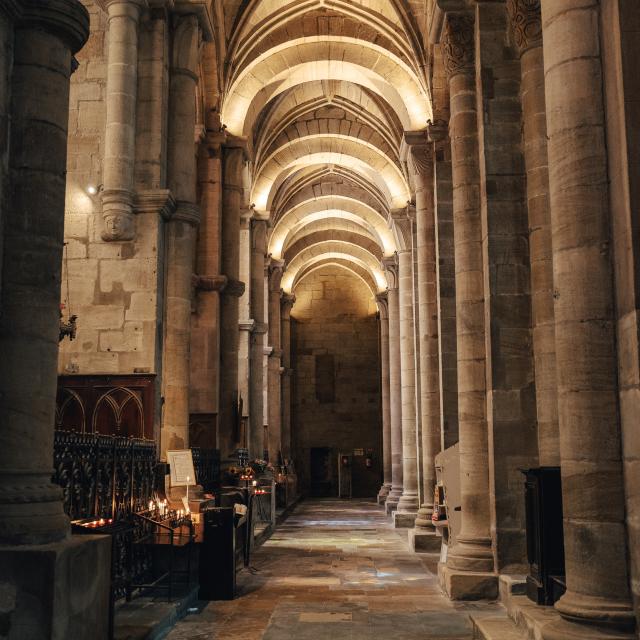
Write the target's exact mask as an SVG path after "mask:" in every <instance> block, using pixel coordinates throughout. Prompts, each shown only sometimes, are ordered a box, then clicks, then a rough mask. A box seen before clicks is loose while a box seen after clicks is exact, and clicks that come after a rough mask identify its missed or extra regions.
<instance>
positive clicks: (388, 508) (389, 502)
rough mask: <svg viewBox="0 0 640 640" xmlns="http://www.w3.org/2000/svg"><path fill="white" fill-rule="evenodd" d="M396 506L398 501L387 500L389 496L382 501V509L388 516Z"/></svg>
mask: <svg viewBox="0 0 640 640" xmlns="http://www.w3.org/2000/svg"><path fill="white" fill-rule="evenodd" d="M397 508H398V503H397V502H394V501H393V500H389V498H387V500H386V502H385V503H384V511H385V513H386V514H387V515H388V516H390V515H391V514H392V513H394V512H395V510H396V509H397Z"/></svg>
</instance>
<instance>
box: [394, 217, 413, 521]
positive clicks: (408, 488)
mask: <svg viewBox="0 0 640 640" xmlns="http://www.w3.org/2000/svg"><path fill="white" fill-rule="evenodd" d="M406 223H407V224H412V223H411V222H410V221H409V220H407V221H406ZM398 272H399V280H400V286H399V290H400V378H401V390H400V396H401V399H402V495H401V496H400V499H399V500H398V509H397V512H396V514H395V515H394V523H395V525H396V526H397V527H398V526H404V527H408V526H410V527H413V524H414V521H415V516H416V513H417V512H418V468H417V446H416V444H417V441H416V379H415V366H416V362H415V352H414V349H415V344H414V340H415V336H414V322H413V253H412V251H410V250H409V251H400V252H398Z"/></svg>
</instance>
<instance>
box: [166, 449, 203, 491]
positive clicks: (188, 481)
mask: <svg viewBox="0 0 640 640" xmlns="http://www.w3.org/2000/svg"><path fill="white" fill-rule="evenodd" d="M167 461H168V462H169V467H170V469H171V486H172V487H186V486H193V485H195V484H196V474H195V471H194V469H193V456H192V455H191V449H184V450H181V451H167Z"/></svg>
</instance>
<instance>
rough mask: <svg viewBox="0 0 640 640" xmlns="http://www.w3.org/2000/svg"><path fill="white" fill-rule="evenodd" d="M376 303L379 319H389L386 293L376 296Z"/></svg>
mask: <svg viewBox="0 0 640 640" xmlns="http://www.w3.org/2000/svg"><path fill="white" fill-rule="evenodd" d="M376 302H377V303H378V310H379V311H380V317H381V318H383V319H388V318H389V294H388V293H387V292H386V291H383V292H382V293H378V294H377V295H376Z"/></svg>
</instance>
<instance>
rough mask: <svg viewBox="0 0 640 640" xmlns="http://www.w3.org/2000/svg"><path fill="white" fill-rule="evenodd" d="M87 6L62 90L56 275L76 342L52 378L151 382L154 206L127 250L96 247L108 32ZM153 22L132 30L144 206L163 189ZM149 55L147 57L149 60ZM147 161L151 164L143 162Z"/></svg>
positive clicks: (155, 314)
mask: <svg viewBox="0 0 640 640" xmlns="http://www.w3.org/2000/svg"><path fill="white" fill-rule="evenodd" d="M86 5H87V9H88V10H89V12H90V15H91V36H90V38H89V41H88V43H87V45H86V46H85V47H84V49H83V50H82V51H81V52H80V53H79V54H78V56H77V58H78V62H79V67H78V69H77V70H76V72H75V73H74V75H73V76H72V82H71V95H70V108H69V151H68V161H67V172H68V173H67V195H66V212H65V241H66V242H67V246H66V254H67V258H66V259H65V261H64V263H63V273H62V277H63V283H62V303H63V304H65V305H66V307H67V309H68V310H69V311H70V312H71V313H72V314H75V315H77V316H78V333H77V338H76V340H75V341H73V342H69V341H68V340H64V341H63V342H62V344H61V348H60V358H59V372H60V373H65V374H73V373H79V374H92V373H113V374H118V373H123V374H130V373H135V372H140V373H157V372H158V369H159V353H160V349H159V347H158V345H159V343H160V341H161V339H162V335H161V331H162V314H161V311H160V310H161V308H162V291H163V286H162V282H163V267H162V264H163V255H164V247H163V222H162V220H161V218H160V216H159V215H158V212H157V207H156V208H155V210H154V206H153V205H152V206H140V205H138V213H137V215H136V216H135V219H136V235H135V239H134V240H133V241H129V242H105V241H103V240H102V238H101V233H102V230H103V227H102V204H101V195H100V186H101V183H102V181H103V180H102V176H103V171H104V151H105V150H104V144H105V126H106V122H105V116H106V100H105V96H106V84H107V56H108V46H107V28H108V26H107V15H106V13H105V12H104V11H102V9H100V8H99V7H98V6H97V5H96V4H93V3H91V2H87V3H86ZM157 23H158V21H156V20H149V22H148V23H147V24H143V25H141V36H140V54H139V55H140V58H139V76H138V103H137V109H138V122H139V123H140V124H141V126H138V135H137V145H136V146H137V147H138V149H139V150H141V151H139V152H138V154H137V168H138V170H137V171H136V187H137V190H138V197H140V194H143V195H145V196H146V197H149V194H152V193H153V192H152V191H150V190H154V189H155V190H157V189H158V188H159V187H163V186H164V184H163V183H164V181H165V176H164V170H162V168H161V167H162V163H163V151H164V149H163V147H164V146H165V143H163V142H162V138H163V137H166V134H165V132H164V127H163V125H162V121H163V116H162V113H163V111H166V106H165V102H166V88H165V90H163V83H164V80H163V78H164V75H166V70H165V69H164V67H166V62H163V59H164V48H163V46H162V39H163V37H166V35H165V34H164V28H161V29H160V30H159V29H158V26H157ZM162 24H164V21H162ZM151 51H153V52H155V53H154V54H153V55H152V54H150V53H148V52H151ZM151 76H152V77H151ZM150 129H153V132H150ZM154 144H155V147H154ZM146 155H152V156H154V157H152V158H149V159H146V158H145V157H143V156H146ZM146 160H148V161H146ZM89 186H94V187H96V188H98V193H97V194H95V195H91V194H89V193H88V192H87V188H88V187H89ZM151 199H153V198H151ZM65 315H66V311H65Z"/></svg>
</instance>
